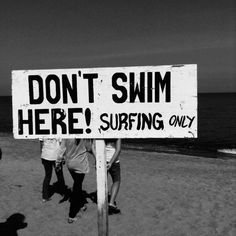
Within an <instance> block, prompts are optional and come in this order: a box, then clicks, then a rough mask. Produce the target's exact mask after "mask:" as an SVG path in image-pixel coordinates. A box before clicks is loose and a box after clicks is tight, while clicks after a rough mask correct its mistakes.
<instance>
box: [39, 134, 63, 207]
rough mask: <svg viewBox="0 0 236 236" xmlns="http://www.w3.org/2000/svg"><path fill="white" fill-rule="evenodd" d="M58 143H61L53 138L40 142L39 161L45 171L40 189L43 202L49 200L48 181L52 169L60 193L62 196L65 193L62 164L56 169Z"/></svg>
mask: <svg viewBox="0 0 236 236" xmlns="http://www.w3.org/2000/svg"><path fill="white" fill-rule="evenodd" d="M60 143H61V141H60V140H59V139H55V138H52V139H42V140H40V149H41V159H42V164H43V166H44V170H45V176H44V180H43V189H42V198H43V202H47V201H50V200H51V190H50V181H51V178H52V170H53V168H54V170H55V173H56V176H57V179H58V186H59V190H60V193H61V194H63V193H64V192H65V191H66V186H65V180H64V176H63V170H62V163H60V165H61V168H56V160H57V158H58V154H59V150H60Z"/></svg>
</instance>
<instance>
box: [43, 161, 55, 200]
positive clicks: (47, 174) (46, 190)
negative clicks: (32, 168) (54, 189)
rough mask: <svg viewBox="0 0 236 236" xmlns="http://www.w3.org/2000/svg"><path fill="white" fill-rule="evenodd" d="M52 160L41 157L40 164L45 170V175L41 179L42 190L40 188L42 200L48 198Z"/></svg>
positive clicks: (49, 194)
mask: <svg viewBox="0 0 236 236" xmlns="http://www.w3.org/2000/svg"><path fill="white" fill-rule="evenodd" d="M53 163H54V162H53V161H48V160H45V159H42V164H43V166H44V170H45V176H44V180H43V190H42V197H43V200H46V201H47V200H50V196H51V193H50V181H51V178H52V168H53Z"/></svg>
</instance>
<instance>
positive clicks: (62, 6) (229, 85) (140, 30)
mask: <svg viewBox="0 0 236 236" xmlns="http://www.w3.org/2000/svg"><path fill="white" fill-rule="evenodd" d="M234 2H235V1H234V0H214V1H213V0H197V1H196V0H178V1H176V0H155V1H149V0H145V1H144V0H143V1H141V0H125V1H123V0H120V1H112V0H109V1H108V0H102V1H97V0H96V1H91V0H84V1H80V0H77V1H74V0H65V1H62V0H47V1H43V0H41V1H32V0H21V1H19V0H1V7H0V96H3V95H11V71H12V70H18V69H20V70H25V69H63V68H94V67H119V66H146V65H173V64H197V65H198V91H199V92H236V69H235V67H236V66H235V65H236V3H234Z"/></svg>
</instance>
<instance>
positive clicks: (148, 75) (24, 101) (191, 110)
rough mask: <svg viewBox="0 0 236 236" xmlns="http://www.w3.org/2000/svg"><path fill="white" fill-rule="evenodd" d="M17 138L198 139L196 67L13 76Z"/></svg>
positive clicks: (39, 72) (61, 71)
mask: <svg viewBox="0 0 236 236" xmlns="http://www.w3.org/2000/svg"><path fill="white" fill-rule="evenodd" d="M12 103H13V106H12V107H13V133H14V137H15V138H20V139H25V138H32V139H34V138H44V137H47V138H49V137H51V138H53V137H60V138H73V137H78V138H184V137H188V138H196V137H197V65H170V66H137V67H112V68H109V67H107V68H83V69H58V70H15V71H12Z"/></svg>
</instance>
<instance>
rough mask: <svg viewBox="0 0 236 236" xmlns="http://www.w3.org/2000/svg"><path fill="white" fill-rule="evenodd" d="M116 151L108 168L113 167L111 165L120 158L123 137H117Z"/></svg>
mask: <svg viewBox="0 0 236 236" xmlns="http://www.w3.org/2000/svg"><path fill="white" fill-rule="evenodd" d="M115 149H116V151H115V153H114V154H113V156H112V158H111V160H110V162H109V163H108V164H107V169H108V170H109V169H110V168H111V165H112V164H113V163H114V162H115V161H116V160H117V159H118V156H119V155H120V151H121V139H117V141H116V147H115Z"/></svg>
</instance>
